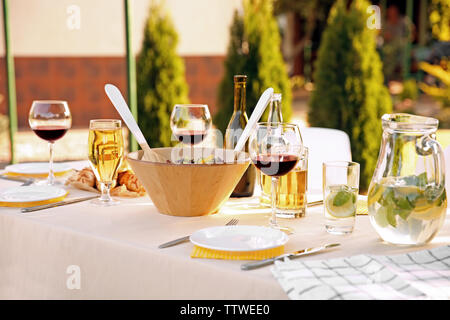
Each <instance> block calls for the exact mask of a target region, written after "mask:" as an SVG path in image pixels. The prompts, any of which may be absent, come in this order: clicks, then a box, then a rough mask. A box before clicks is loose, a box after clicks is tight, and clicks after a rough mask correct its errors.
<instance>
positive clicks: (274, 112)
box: [267, 93, 283, 123]
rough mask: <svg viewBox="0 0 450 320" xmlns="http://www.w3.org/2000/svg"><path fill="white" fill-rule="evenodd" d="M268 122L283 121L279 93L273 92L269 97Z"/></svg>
mask: <svg viewBox="0 0 450 320" xmlns="http://www.w3.org/2000/svg"><path fill="white" fill-rule="evenodd" d="M269 110H270V111H269V117H268V120H267V121H268V122H271V123H273V122H283V115H282V114H281V93H274V94H273V95H272V99H270V109H269Z"/></svg>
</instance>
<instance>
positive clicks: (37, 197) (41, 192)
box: [0, 185, 67, 203]
mask: <svg viewBox="0 0 450 320" xmlns="http://www.w3.org/2000/svg"><path fill="white" fill-rule="evenodd" d="M66 193H67V191H66V190H64V189H62V188H58V187H53V186H36V185H31V186H20V187H15V188H11V189H8V190H5V191H3V192H2V193H0V202H10V203H13V202H14V203H26V202H36V201H45V200H51V199H55V198H59V197H62V196H64V195H65V194H66Z"/></svg>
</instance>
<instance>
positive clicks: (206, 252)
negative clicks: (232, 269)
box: [191, 246, 284, 260]
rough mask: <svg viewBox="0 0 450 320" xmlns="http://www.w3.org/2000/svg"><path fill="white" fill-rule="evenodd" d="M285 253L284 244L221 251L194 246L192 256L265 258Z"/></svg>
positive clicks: (233, 258) (206, 257)
mask: <svg viewBox="0 0 450 320" xmlns="http://www.w3.org/2000/svg"><path fill="white" fill-rule="evenodd" d="M283 253H284V246H280V247H277V248H272V249H267V250H258V251H246V252H235V251H220V250H212V249H207V248H203V247H199V246H194V248H193V249H192V252H191V258H205V259H222V260H263V259H269V258H273V257H277V256H279V255H281V254H283Z"/></svg>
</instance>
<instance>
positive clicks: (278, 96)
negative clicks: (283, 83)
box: [272, 93, 281, 101]
mask: <svg viewBox="0 0 450 320" xmlns="http://www.w3.org/2000/svg"><path fill="white" fill-rule="evenodd" d="M272 101H281V93H274V94H272Z"/></svg>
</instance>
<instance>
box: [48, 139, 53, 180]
mask: <svg viewBox="0 0 450 320" xmlns="http://www.w3.org/2000/svg"><path fill="white" fill-rule="evenodd" d="M53 146H54V143H53V142H49V143H48V149H49V152H50V160H49V170H48V179H47V182H48V184H50V185H52V184H54V183H55V174H54V173H53Z"/></svg>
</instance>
